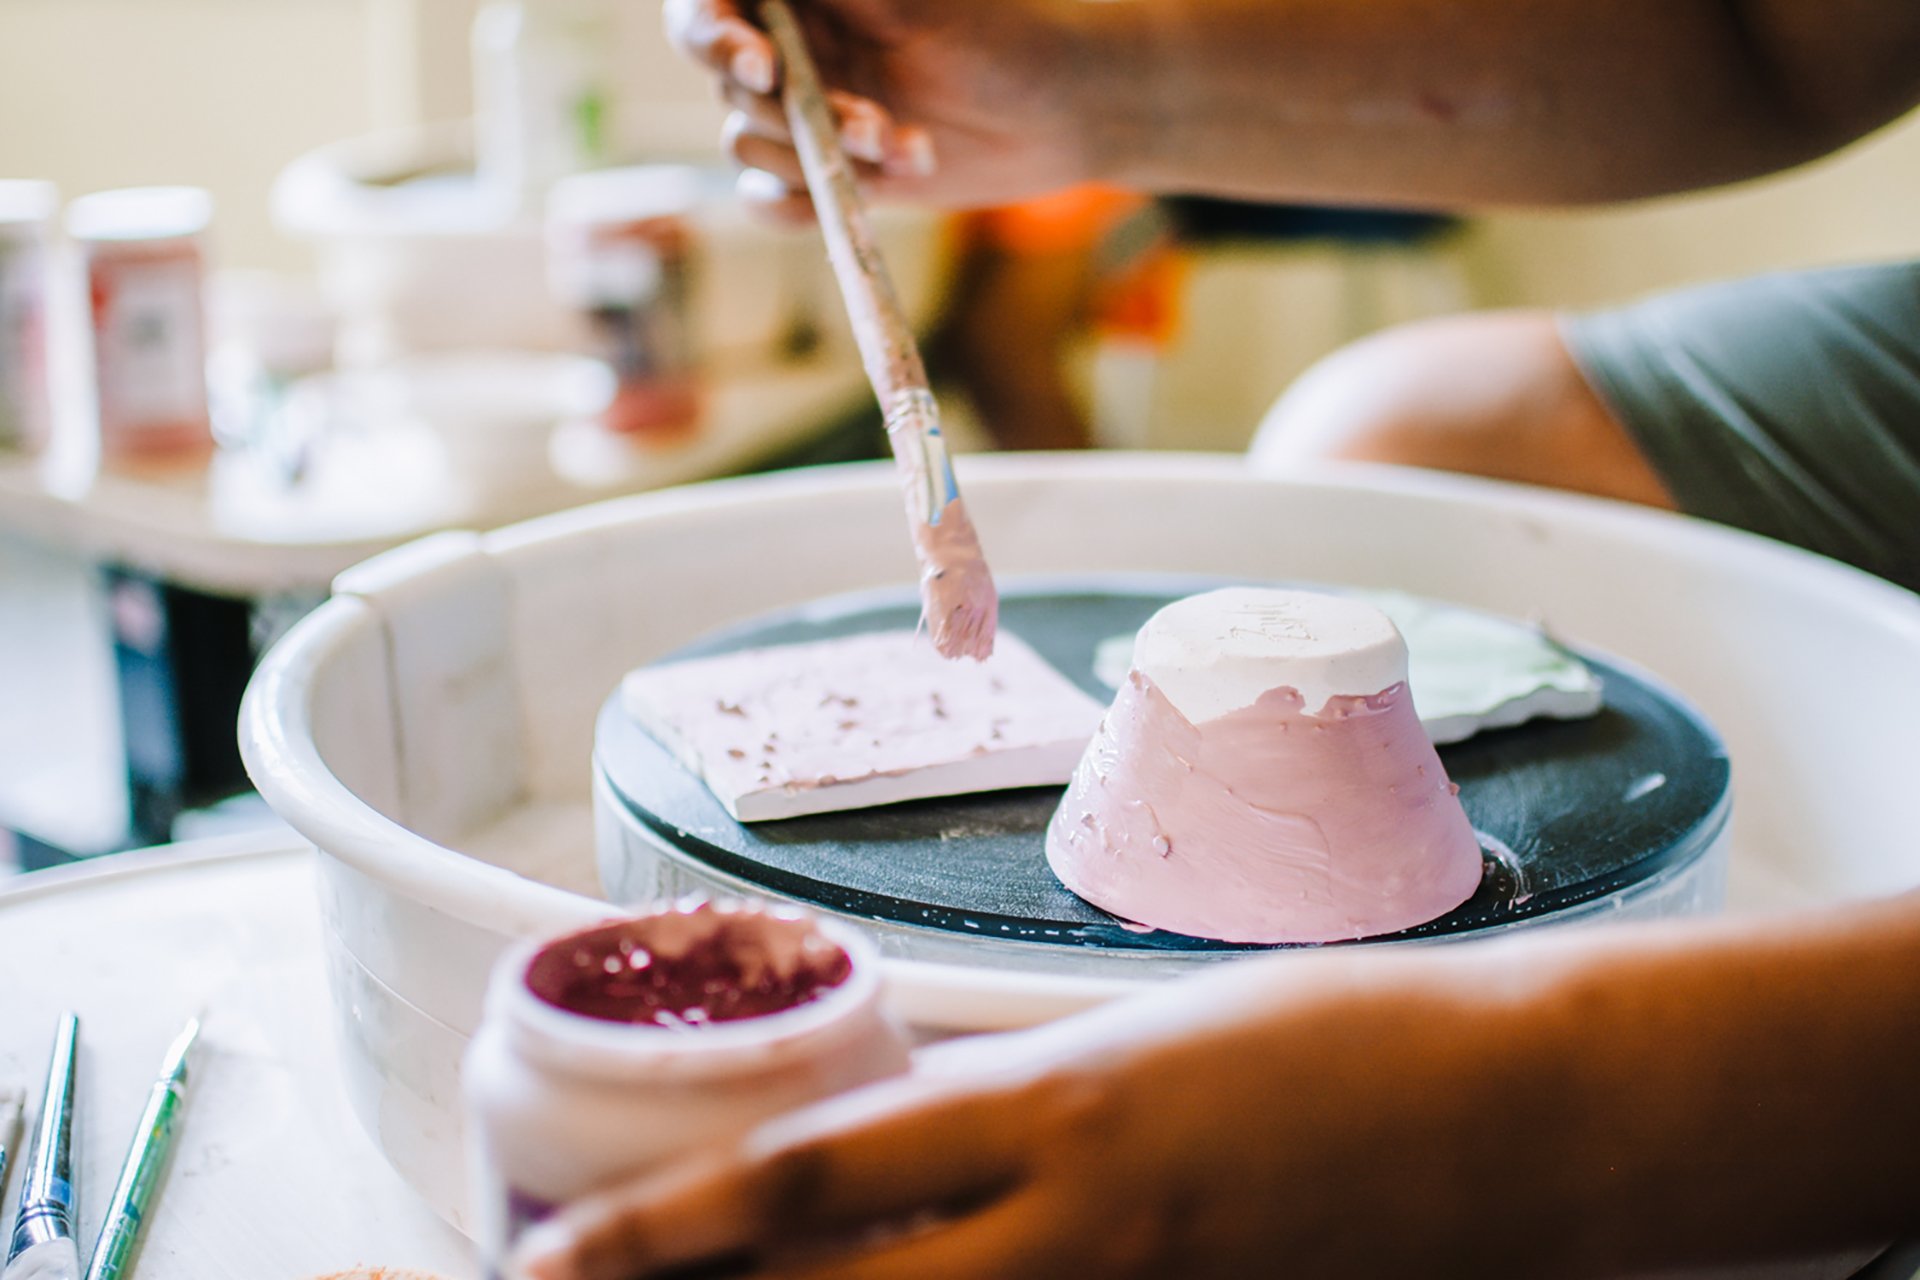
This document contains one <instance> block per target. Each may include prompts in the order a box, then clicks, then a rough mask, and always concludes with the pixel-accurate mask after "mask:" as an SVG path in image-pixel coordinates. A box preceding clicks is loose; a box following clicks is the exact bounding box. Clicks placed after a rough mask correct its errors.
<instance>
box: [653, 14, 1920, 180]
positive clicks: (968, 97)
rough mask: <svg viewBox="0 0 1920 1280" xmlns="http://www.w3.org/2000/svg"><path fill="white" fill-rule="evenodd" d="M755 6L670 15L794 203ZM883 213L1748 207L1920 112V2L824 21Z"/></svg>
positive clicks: (821, 17) (824, 55)
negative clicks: (1232, 205)
mask: <svg viewBox="0 0 1920 1280" xmlns="http://www.w3.org/2000/svg"><path fill="white" fill-rule="evenodd" d="M748 11H749V6H748V5H747V3H746V0H669V3H668V7H667V14H668V30H669V33H670V35H672V36H673V38H674V39H675V40H676V42H677V43H678V44H679V45H680V46H681V47H682V48H683V49H685V50H687V51H688V52H689V53H690V54H692V55H693V56H695V57H697V58H700V59H702V60H704V61H706V62H707V63H708V65H710V66H712V67H713V68H714V69H715V70H716V71H718V72H720V73H721V74H722V77H723V81H724V91H725V92H726V93H727V95H728V97H729V99H730V100H731V101H732V102H733V104H734V105H735V107H736V108H738V112H737V114H736V116H735V118H734V120H733V122H732V124H731V126H730V129H729V139H730V143H731V146H732V148H733V150H734V152H735V155H736V157H737V158H738V159H740V160H741V162H742V163H743V164H746V165H748V166H750V167H754V168H757V169H761V170H765V171H767V172H770V173H772V174H774V175H776V177H778V178H779V179H781V180H783V181H784V182H786V183H787V184H788V186H789V188H791V189H794V190H797V189H798V186H797V179H798V171H797V167H796V166H795V164H794V162H793V158H792V152H791V148H790V147H789V146H788V145H787V144H786V141H785V125H784V122H783V120H782V117H781V115H780V111H779V107H778V104H777V102H776V101H775V99H774V98H773V97H772V96H771V94H769V93H768V92H766V90H768V89H770V88H771V87H772V86H773V84H774V82H775V79H776V77H777V67H776V64H775V62H774V58H773V53H772V50H771V48H770V46H768V45H767V44H766V41H765V39H764V37H763V36H762V35H761V34H760V33H759V32H758V31H757V30H756V29H755V28H754V27H753V26H752V25H751V23H749V22H748V21H747V19H746V18H745V17H744V16H743V14H745V13H746V12H748ZM801 12H802V15H803V18H804V19H805V20H806V21H807V22H808V23H809V24H810V26H811V27H812V36H813V41H814V43H815V45H816V48H817V50H818V51H819V53H820V55H821V59H822V62H823V65H824V66H825V68H826V75H827V78H828V80H829V81H830V82H831V83H832V84H834V85H835V86H837V87H838V88H839V89H840V90H842V93H841V95H840V97H839V100H838V101H839V105H840V107H841V110H842V113H843V115H844V116H845V117H846V118H847V120H848V121H849V126H850V128H849V132H850V135H851V141H852V143H853V146H854V150H855V152H856V153H857V154H861V155H863V156H865V157H866V158H867V159H869V160H870V161H872V162H873V164H872V165H871V166H870V167H869V169H868V177H869V178H870V179H871V180H872V181H873V182H874V184H875V185H876V186H878V187H880V188H881V189H883V190H885V191H889V192H892V193H895V194H901V195H906V196H915V197H922V198H929V199H934V200H938V201H941V202H946V203H957V204H980V203H987V202H996V201H1006V200H1010V199H1015V198H1019V197H1022V196H1025V195H1030V194H1033V193H1035V192H1038V191H1042V190H1047V189H1051V188H1053V187H1057V186H1062V185H1065V184H1067V183H1069V182H1075V181H1081V180H1086V179H1104V180H1109V181H1114V182H1119V183H1123V184H1131V185H1134V186H1137V187H1141V188H1144V189H1148V190H1155V191H1183V192H1206V193H1212V194H1219V195H1230V196H1240V197H1246V198H1258V199H1280V200H1318V201H1336V202H1342V203H1361V202H1364V203H1370V204H1405V205H1424V206H1439V205H1453V206H1457V205H1480V206H1484V205H1493V204H1508V205H1512V204H1550V203H1569V202H1580V201H1593V200H1609V199H1618V198H1626V197H1633V196H1643V195H1651V194H1656V193H1660V192H1667V191H1675V190H1680V189H1683V188H1688V187H1697V186H1704V185H1710V184H1714V183H1720V182H1728V181H1732V180H1735V179H1739V178H1745V177H1750V176H1754V175H1757V174H1761V173H1765V172H1769V171H1771V170H1775V169H1779V168H1784V167H1786V166H1789V165H1793V164H1796V163H1799V162H1801V161H1804V160H1807V159H1810V158H1812V157H1814V156H1817V155H1820V154H1822V153H1824V152H1826V151H1828V150H1831V149H1833V148H1834V147H1837V146H1839V145H1841V144H1843V143H1845V142H1847V141H1849V140H1851V139H1853V138H1856V137H1859V136H1861V135H1862V134H1864V133H1866V132H1868V131H1869V130H1871V129H1873V128H1875V127H1877V126H1878V125H1880V124H1883V123H1885V122H1886V121H1888V120H1890V119H1892V118H1894V117H1895V116H1897V115H1898V114H1900V113H1901V112H1903V111H1904V110H1906V109H1907V108H1908V107H1910V106H1911V105H1913V103H1914V102H1915V101H1916V100H1917V99H1920V5H1915V4H1913V3H1911V0H1620V2H1618V3H1613V4H1604V5H1592V4H1587V5H1581V4H1572V3H1566V2H1564V0H1559V2H1554V3H1549V2H1547V0H1478V2H1477V3H1465V2H1462V0H1373V2H1371V3H1366V4H1357V3H1353V2H1352V0H1109V2H1105V3H1090V2H1087V0H999V2H997V3H992V4H974V5H956V4H951V3H936V2H935V0H809V2H808V3H807V4H805V5H804V6H801Z"/></svg>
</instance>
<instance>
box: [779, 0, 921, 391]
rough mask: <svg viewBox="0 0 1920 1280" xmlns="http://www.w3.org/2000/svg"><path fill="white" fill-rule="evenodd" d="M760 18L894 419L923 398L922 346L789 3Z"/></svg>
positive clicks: (831, 253)
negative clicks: (913, 399)
mask: <svg viewBox="0 0 1920 1280" xmlns="http://www.w3.org/2000/svg"><path fill="white" fill-rule="evenodd" d="M760 19H761V21H762V22H763V23H764V24H765V25H766V28H767V34H768V35H770V36H772V37H773V45H774V48H775V49H777V50H779V53H780V60H781V62H782V63H784V64H785V68H786V76H785V87H784V89H783V90H782V100H783V104H784V105H785V107H786V110H787V124H788V126H789V127H790V128H791V129H792V130H793V142H794V147H795V149H796V150H798V151H799V153H800V168H801V171H802V172H804V173H805V174H806V176H807V191H808V193H809V194H810V195H811V196H812V197H813V207H814V211H815V213H816V214H818V216H819V219H820V230H821V233H822V234H823V235H825V237H826V240H827V259H828V261H830V262H831V263H832V264H833V275H834V279H835V280H837V281H838V282H839V285H840V296H841V297H842V298H843V299H844V300H845V302H846V306H847V315H848V317H849V319H851V320H852V322H853V337H854V341H855V343H856V344H858V346H859V348H860V359H861V361H862V362H863V363H864V364H865V365H866V368H867V380H868V381H869V382H871V383H872V384H873V392H874V395H875V396H877V397H878V398H879V400H880V408H881V411H882V412H883V413H886V414H887V415H888V416H889V417H892V416H893V415H894V414H895V413H897V412H900V411H901V406H902V403H903V401H902V397H903V396H904V395H907V394H909V393H913V392H918V393H920V394H921V395H925V394H926V393H927V370H926V366H925V365H923V364H921V362H920V348H919V345H918V344H917V343H915V342H914V339H913V329H912V327H911V326H909V325H908V323H907V315H906V311H905V310H904V309H903V308H902V307H901V306H900V295H899V294H897V293H895V292H894V288H893V277H891V276H890V275H888V274H887V264H886V262H885V261H884V260H883V259H882V258H881V257H880V248H879V246H878V245H877V244H875V243H874V239H873V228H872V226H871V225H869V223H868V222H867V208H866V204H865V203H864V202H863V201H862V200H861V199H860V189H859V187H858V185H857V184H856V183H855V182H854V176H853V163H852V161H850V160H849V159H848V158H847V153H846V151H845V149H844V148H842V147H841V145H840V130H839V127H838V125H836V124H835V122H834V118H833V111H832V109H831V108H829V107H828V106H827V96H826V91H825V90H824V89H823V88H822V87H821V84H820V71H819V68H818V67H816V66H815V65H814V62H813V55H812V54H811V53H810V52H808V50H807V40H806V36H805V35H804V34H802V32H801V30H800V23H799V21H798V20H797V19H795V17H794V16H793V10H792V9H790V8H788V7H787V4H786V0H765V2H764V3H763V4H762V5H761V6H760Z"/></svg>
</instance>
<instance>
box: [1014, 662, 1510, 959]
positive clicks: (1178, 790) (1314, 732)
mask: <svg viewBox="0 0 1920 1280" xmlns="http://www.w3.org/2000/svg"><path fill="white" fill-rule="evenodd" d="M1457 791H1458V788H1456V787H1454V786H1453V785H1452V784H1451V783H1450V782H1448V780H1447V775H1446V771H1445V770H1444V768H1443V767H1442V766H1441V764H1440V757H1439V756H1438V755H1437V754H1436V753H1435V751H1434V749H1433V746H1432V744H1431V743H1430V742H1429V741H1428V740H1427V736H1426V733H1425V732H1424V731H1423V730H1422V729H1421V727H1420V721H1419V718H1418V717H1417V716H1416V715H1415V714H1414V710H1413V699H1412V696H1411V695H1410V694H1409V693H1408V690H1407V686H1406V685H1405V684H1404V683H1402V684H1395V685H1393V686H1392V687H1390V688H1388V689H1384V690H1382V691H1381V692H1379V693H1377V694H1373V695H1370V696H1360V697H1338V698H1333V699H1330V700H1329V701H1328V702H1327V704H1326V706H1325V707H1323V708H1322V709H1321V710H1320V712H1319V714H1316V715H1309V714H1307V712H1306V711H1305V709H1304V708H1303V706H1302V703H1301V698H1300V695H1299V694H1298V693H1297V692H1295V691H1294V690H1292V689H1287V688H1281V689H1273V690H1269V691H1268V692H1267V693H1265V694H1262V695H1261V697H1260V698H1259V700H1258V701H1256V702H1255V703H1254V704H1253V705H1252V706H1249V707H1242V708H1240V709H1239V710H1236V711H1232V712H1229V713H1227V714H1226V715H1222V716H1219V717H1216V718H1214V719H1212V720H1208V721H1205V722H1204V723H1201V724H1198V725H1196V724H1194V723H1192V722H1191V721H1189V720H1188V719H1187V718H1186V717H1185V716H1183V715H1182V714H1181V713H1180V711H1179V710H1178V709H1177V708H1176V707H1175V706H1174V705H1173V704H1172V703H1171V702H1169V701H1168V700H1167V698H1166V696H1165V695H1164V694H1162V693H1161V692H1160V690H1159V689H1158V688H1157V687H1155V685H1154V684H1153V682H1152V681H1151V680H1149V679H1148V678H1147V677H1145V676H1143V675H1142V674H1140V672H1138V671H1135V672H1133V673H1132V674H1131V675H1130V676H1129V677H1128V679H1127V683H1126V685H1125V686H1124V687H1123V688H1122V689H1121V690H1120V693H1119V696H1118V697H1117V698H1116V699H1115V701H1114V704H1113V706H1112V708H1111V709H1110V710H1109V711H1108V713H1107V717H1106V719H1105V720H1104V721H1102V722H1101V725H1100V729H1099V731H1098V732H1097V733H1096V734H1095V735H1094V739H1093V742H1092V744H1091V745H1090V746H1089V747H1088V748H1087V752H1086V755H1085V756H1083V757H1082V758H1081V762H1080V767H1079V768H1078V770H1076V772H1075V774H1074V778H1073V781H1072V783H1070V784H1069V785H1068V788H1067V793H1066V796H1065V798H1064V799H1063V800H1062V801H1061V804H1060V808H1059V809H1058V810H1057V811H1056V812H1055V813H1054V816H1053V821H1052V824H1051V825H1050V826H1049V828H1048V830H1047V861H1048V862H1049V863H1050V864H1052V866H1053V870H1054V874H1056V875H1057V876H1059V877H1060V880H1061V882H1062V883H1063V884H1065V885H1066V886H1067V888H1069V889H1071V890H1073V892H1075V893H1077V894H1079V895H1080V896H1081V897H1083V898H1085V899H1086V900H1087V901H1089V902H1091V903H1093V904H1094V905H1096V906H1098V907H1101V908H1104V909H1105V910H1107V911H1110V912H1112V913H1113V914H1115V915H1117V916H1120V917H1122V918H1124V919H1127V920H1133V921H1138V922H1139V923H1141V924H1146V925H1151V926H1153V927H1154V928H1157V929H1168V930H1172V931H1174V932H1177V933H1184V934H1190V935H1192V936H1195V937H1202V938H1216V939H1220V940H1223V941H1228V942H1248V943H1280V942H1331V941H1335V940H1338V939H1346V938H1362V937H1368V936H1370V935H1374V934H1381V933H1391V932H1394V931H1396V930H1400V929H1406V928H1411V927H1412V926H1414V925H1417V924H1423V923H1425V922H1426V921H1429V920H1432V919H1435V918H1436V917H1439V916H1442V915H1445V914H1446V913H1447V912H1449V911H1451V910H1453V909H1454V908H1455V907H1457V906H1459V905H1460V904H1461V903H1463V902H1465V901H1466V900H1467V899H1468V898H1469V897H1471V896H1472V895H1473V892H1474V890H1475V888H1476V887H1478V885H1479V883H1480V872H1481V859H1480V846H1479V842H1478V840H1477V839H1476V838H1475V836H1474V833H1473V828H1472V826H1471V825H1470V824H1469V823H1468V822H1467V816H1466V812H1465V811H1464V810H1463V809H1461V807H1460V801H1459V800H1458V798H1457V794H1456V793H1457Z"/></svg>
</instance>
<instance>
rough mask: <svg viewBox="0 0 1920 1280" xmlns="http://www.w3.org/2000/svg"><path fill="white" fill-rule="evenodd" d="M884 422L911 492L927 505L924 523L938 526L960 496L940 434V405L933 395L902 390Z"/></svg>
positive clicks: (888, 409)
mask: <svg viewBox="0 0 1920 1280" xmlns="http://www.w3.org/2000/svg"><path fill="white" fill-rule="evenodd" d="M882 420H883V421H884V422H885V424H886V428H887V438H888V440H889V441H890V442H891V443H892V446H893V456H894V457H895V458H896V459H897V460H898V461H899V464H900V466H901V467H903V468H904V469H905V470H906V472H907V474H908V491H909V492H911V493H914V494H916V495H918V497H919V499H920V501H921V502H922V503H923V504H924V506H923V508H922V510H921V513H920V518H921V520H922V521H923V522H925V523H926V524H939V523H940V514H941V512H943V511H945V510H946V509H947V505H948V504H949V503H951V502H952V501H954V499H956V498H958V497H959V496H960V485H959V483H958V482H957V481H955V480H954V478H953V461H952V459H951V458H949V457H948V456H947V438H946V436H944V435H942V434H941V431H940V406H939V405H938V404H936V403H935V402H934V399H933V395H932V393H930V392H927V391H922V390H913V391H902V392H899V393H898V394H896V395H895V396H894V397H893V398H892V399H891V400H889V401H888V402H887V407H886V410H885V413H884V414H883V415H882Z"/></svg>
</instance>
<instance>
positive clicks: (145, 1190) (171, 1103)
mask: <svg viewBox="0 0 1920 1280" xmlns="http://www.w3.org/2000/svg"><path fill="white" fill-rule="evenodd" d="M199 1035H200V1019H198V1018H192V1019H189V1020H188V1022H187V1025H186V1027H185V1028H184V1029H183V1030H182V1031H181V1032H180V1034H179V1036H178V1037H176V1038H175V1039H174V1042H173V1044H172V1046H171V1047H170V1048H168V1050H167V1056H166V1060H165V1061H164V1062H162V1063H161V1065H160V1078H159V1079H157V1080H155V1081H154V1084H153V1091H152V1092H151V1093H149V1094H148V1095H147V1109H146V1110H145V1111H143V1112H142V1113H141V1115H140V1123H139V1124H138V1125H136V1126H134V1130H133V1145H132V1146H130V1147H129V1148H127V1158H126V1161H125V1163H123V1164H122V1165H121V1166H120V1180H119V1182H117V1183H116V1184H115V1185H114V1188H113V1202H112V1203H111V1204H109V1205H108V1206H107V1217H106V1220H105V1221H104V1222H102V1223H101V1224H100V1238H99V1239H98V1240H96V1241H95V1242H94V1245H93V1256H92V1257H91V1258H90V1259H88V1261H87V1280H120V1277H121V1276H122V1275H124V1274H126V1270H127V1266H128V1263H129V1261H130V1260H131V1259H132V1257H133V1250H134V1246H136V1245H138V1244H139V1243H140V1228H141V1227H142V1226H143V1225H145V1223H146V1220H147V1210H148V1209H149V1208H151V1207H152V1204H153V1197H154V1194H155V1192H156V1191H158V1189H159V1186H160V1173H161V1171H162V1170H163V1169H164V1168H165V1167H166V1163H167V1156H168V1155H169V1154H171V1152H172V1151H173V1134H174V1128H175V1126H176V1125H177V1123H178V1122H179V1119H180V1107H181V1103H182V1102H183V1101H184V1099H185V1098H186V1093H187V1051H188V1050H189V1049H191V1048H193V1042H194V1040H195V1039H197V1038H198V1037H199Z"/></svg>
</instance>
